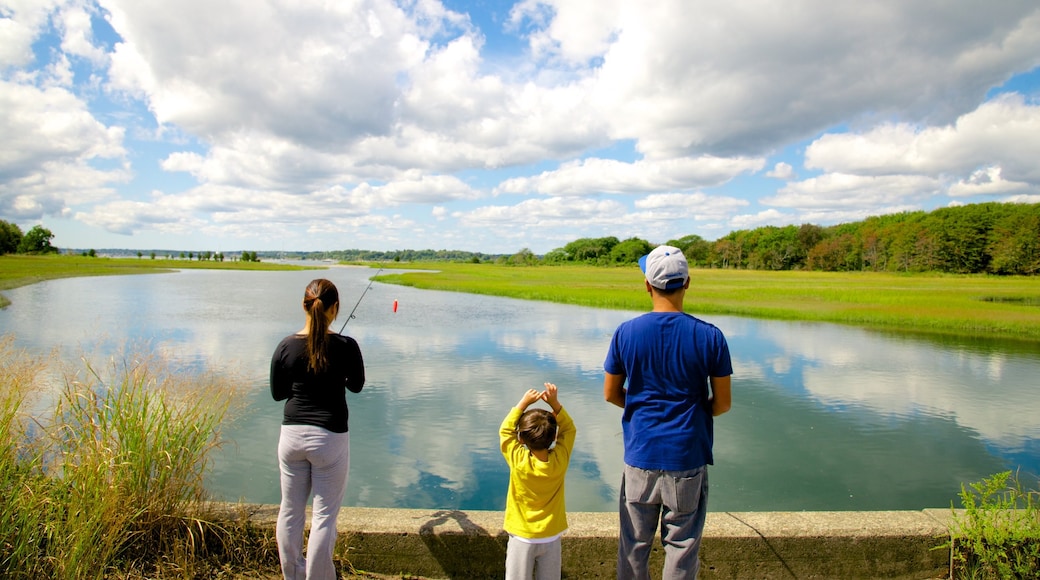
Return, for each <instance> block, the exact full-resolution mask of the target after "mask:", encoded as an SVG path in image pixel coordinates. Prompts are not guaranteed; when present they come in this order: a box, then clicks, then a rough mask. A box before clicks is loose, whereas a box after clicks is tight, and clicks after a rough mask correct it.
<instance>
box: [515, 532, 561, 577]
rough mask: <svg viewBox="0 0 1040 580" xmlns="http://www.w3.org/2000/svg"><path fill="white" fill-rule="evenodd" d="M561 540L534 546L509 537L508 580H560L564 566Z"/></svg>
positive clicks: (557, 539)
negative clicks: (561, 569)
mask: <svg viewBox="0 0 1040 580" xmlns="http://www.w3.org/2000/svg"><path fill="white" fill-rule="evenodd" d="M561 544H562V541H561V539H560V538H556V539H555V540H553V541H551V542H547V543H541V544H532V543H530V542H525V541H523V540H519V539H517V538H516V536H512V535H511V536H509V543H508V544H506V580H559V579H560V568H561V566H563V552H562V550H561Z"/></svg>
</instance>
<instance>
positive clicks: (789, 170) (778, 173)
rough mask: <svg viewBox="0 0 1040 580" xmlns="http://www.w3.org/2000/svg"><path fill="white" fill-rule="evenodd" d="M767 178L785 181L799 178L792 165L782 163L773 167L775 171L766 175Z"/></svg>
mask: <svg viewBox="0 0 1040 580" xmlns="http://www.w3.org/2000/svg"><path fill="white" fill-rule="evenodd" d="M766 177H774V178H776V179H783V180H784V181H790V180H792V179H794V178H795V177H797V176H796V175H795V172H794V168H793V167H791V164H790V163H785V162H783V161H781V162H780V163H777V164H776V165H774V166H773V169H772V170H770V171H769V172H768V173H766Z"/></svg>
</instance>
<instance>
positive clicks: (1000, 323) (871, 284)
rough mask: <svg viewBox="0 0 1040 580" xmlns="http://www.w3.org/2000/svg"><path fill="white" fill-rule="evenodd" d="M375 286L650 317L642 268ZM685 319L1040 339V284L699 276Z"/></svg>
mask: <svg viewBox="0 0 1040 580" xmlns="http://www.w3.org/2000/svg"><path fill="white" fill-rule="evenodd" d="M385 267H386V268H413V269H423V270H428V271H424V272H406V273H392V274H383V275H380V276H378V277H377V278H376V279H377V280H379V281H382V282H388V283H392V284H401V285H405V286H413V287H416V288H424V289H432V290H447V291H454V292H469V293H476V294H489V295H495V296H506V297H511V298H520V299H525V300H543V301H548V302H558V303H563V304H575V305H580V306H589V307H596V308H611V309H618V310H633V311H644V310H647V309H648V308H649V305H650V301H649V298H648V297H647V295H646V292H645V287H644V284H643V275H642V273H641V272H640V271H639V268H637V267H636V266H634V265H633V266H627V267H617V268H609V267H598V266H586V265H563V266H529V267H525V266H505V265H497V264H459V263H438V264H436V265H433V264H425V263H424V264H419V263H416V264H393V265H390V266H385ZM691 278H692V281H691V283H690V289H689V291H688V292H687V293H686V301H685V307H686V311H687V312H690V313H692V314H697V315H710V314H723V315H733V316H745V317H750V318H766V319H775V320H803V321H814V322H832V323H838V324H848V325H854V326H860V327H866V328H874V329H885V330H893V331H900V332H920V333H931V334H949V335H960V336H971V337H993V338H1012V339H1020V340H1027V341H1037V340H1040V277H1037V276H1033V277H1024V276H1008V277H998V276H984V275H947V274H943V275H940V274H892V273H876V272H854V273H834V272H802V271H783V272H766V271H758V270H715V269H695V270H693V271H692V272H691Z"/></svg>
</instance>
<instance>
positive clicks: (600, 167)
mask: <svg viewBox="0 0 1040 580" xmlns="http://www.w3.org/2000/svg"><path fill="white" fill-rule="evenodd" d="M762 164H763V160H762V159H758V158H754V159H752V158H731V159H724V158H719V157H711V156H703V157H698V158H677V159H668V160H658V161H636V162H634V163H624V162H621V161H617V160H614V159H596V158H591V159H584V160H580V161H573V162H568V163H565V164H563V165H562V166H561V167H560V168H559V169H557V170H555V171H546V172H543V173H542V174H540V175H538V176H535V177H523V178H514V179H509V180H506V181H504V182H502V183H501V184H500V185H499V186H498V188H497V189H496V193H541V194H546V195H588V194H590V193H640V192H656V191H668V190H674V189H692V188H695V187H706V186H713V185H720V184H722V183H725V182H727V181H729V180H731V179H733V178H734V177H736V176H737V175H740V174H741V173H748V172H754V171H758V170H759V169H761V168H762Z"/></svg>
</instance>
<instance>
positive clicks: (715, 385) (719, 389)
mask: <svg viewBox="0 0 1040 580" xmlns="http://www.w3.org/2000/svg"><path fill="white" fill-rule="evenodd" d="M709 380H710V382H711V398H710V399H709V401H711V415H712V416H713V417H718V416H719V415H721V414H723V413H725V412H726V411H729V408H730V405H731V404H732V403H733V391H732V390H731V389H730V377H728V376H725V377H711V378H710V379H709Z"/></svg>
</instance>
